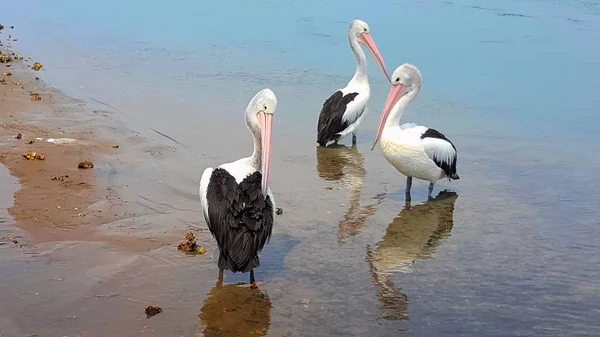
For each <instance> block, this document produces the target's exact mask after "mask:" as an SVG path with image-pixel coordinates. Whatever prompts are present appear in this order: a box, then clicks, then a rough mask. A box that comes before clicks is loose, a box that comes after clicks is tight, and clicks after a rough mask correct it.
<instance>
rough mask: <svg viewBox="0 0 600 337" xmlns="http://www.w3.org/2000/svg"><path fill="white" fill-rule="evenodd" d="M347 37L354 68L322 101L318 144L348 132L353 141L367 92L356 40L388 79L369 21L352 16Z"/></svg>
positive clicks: (361, 54)
mask: <svg viewBox="0 0 600 337" xmlns="http://www.w3.org/2000/svg"><path fill="white" fill-rule="evenodd" d="M348 41H349V42H350V48H351V49H352V52H353V53H354V56H355V57H356V62H357V65H356V72H355V73H354V77H352V79H351V80H350V82H348V85H347V86H346V87H345V88H343V89H339V90H336V92H334V93H333V94H332V95H331V96H330V97H329V98H328V99H327V100H326V101H325V103H323V108H322V109H321V114H320V115H319V125H318V126H317V143H319V145H320V146H326V145H327V143H328V142H331V141H334V142H335V143H337V142H338V141H339V140H341V139H342V138H344V137H346V136H347V135H349V134H352V145H356V129H357V128H358V126H359V125H360V123H362V121H363V119H364V116H365V115H364V112H365V108H366V106H367V103H368V102H369V97H370V96H371V89H370V88H369V79H368V77H367V58H366V57H365V53H364V52H363V50H362V48H361V47H360V45H359V44H363V45H365V46H366V47H367V49H369V51H370V52H371V54H372V55H373V58H375V62H377V64H378V65H379V67H380V68H381V70H383V72H384V74H385V76H386V77H387V79H388V81H389V80H390V76H389V75H388V73H387V70H386V69H385V64H384V63H383V58H382V57H381V54H380V53H379V50H377V45H375V41H373V38H371V34H370V30H369V25H368V24H367V23H366V22H364V21H361V20H354V21H352V22H351V23H350V28H349V29H348Z"/></svg>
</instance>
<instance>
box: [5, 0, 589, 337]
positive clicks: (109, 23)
mask: <svg viewBox="0 0 600 337" xmlns="http://www.w3.org/2000/svg"><path fill="white" fill-rule="evenodd" d="M33 8H35V9H33ZM599 14H600V7H599V5H598V4H597V3H596V2H594V1H569V2H567V1H549V0H546V1H541V0H539V1H533V0H530V1H519V2H517V1H512V0H511V1H502V2H501V1H495V2H491V3H489V2H488V3H485V4H483V3H477V2H474V1H471V2H469V1H444V2H442V1H429V2H421V3H418V2H410V3H409V2H400V3H398V2H393V1H375V2H374V1H370V2H365V3H359V2H357V3H354V4H351V3H349V2H342V1H338V0H330V1H325V2H314V1H305V2H291V1H288V2H269V1H262V2H246V3H237V2H232V1H220V2H216V3H199V2H192V1H179V2H161V3H156V4H152V5H149V4H148V3H147V2H141V1H129V2H123V1H119V2H117V1H114V0H108V1H104V2H101V3H100V2H97V3H83V2H78V1H73V0H64V1H59V2H54V3H52V4H50V3H47V2H43V1H37V0H34V1H29V2H27V3H20V2H14V1H13V2H9V3H6V4H4V5H3V11H2V13H0V22H2V23H4V24H5V25H6V24H14V25H15V26H16V30H15V32H14V35H15V36H16V37H18V38H19V41H17V42H13V45H14V46H15V47H17V48H18V49H19V50H21V51H22V52H24V53H25V54H26V55H30V56H32V57H33V58H34V59H36V60H40V62H42V63H44V68H43V69H44V70H43V71H42V72H41V77H42V79H44V80H45V81H47V82H48V83H50V84H51V85H54V86H57V87H59V88H61V89H63V90H65V91H66V92H68V93H69V94H71V95H73V96H75V97H77V98H83V99H86V100H88V101H89V102H90V105H91V106H92V107H93V108H94V109H97V110H99V112H100V113H97V114H90V117H89V118H90V119H97V120H99V121H102V122H103V123H107V122H111V123H113V124H114V126H115V127H116V128H117V129H116V130H115V129H112V130H109V129H101V130H99V131H98V132H99V133H100V134H107V135H108V134H110V135H111V137H114V138H115V139H118V140H119V142H120V143H121V144H122V145H123V146H122V147H121V148H122V149H123V151H124V153H125V156H124V157H123V158H121V159H114V160H112V161H111V163H110V165H108V166H107V167H106V168H100V169H99V170H98V173H99V174H100V175H103V174H104V175H105V176H106V177H109V178H110V181H111V183H112V184H114V185H115V186H118V187H119V188H120V190H121V194H122V195H123V197H124V198H125V199H126V200H128V201H129V203H130V205H131V208H132V212H133V213H135V214H136V216H135V217H131V218H128V219H126V220H124V221H119V222H118V223H113V224H106V225H105V226H102V228H100V230H101V231H105V232H107V233H112V234H115V233H121V234H127V235H129V236H135V237H156V236H160V235H164V234H172V233H183V232H184V231H185V230H186V229H187V228H189V227H200V228H202V227H204V225H203V221H202V220H201V218H202V217H201V215H200V209H199V202H198V197H197V189H198V185H197V182H198V180H199V178H200V175H201V172H202V170H203V169H204V168H205V167H208V166H216V165H218V164H220V163H223V162H226V161H230V160H233V159H236V158H239V157H241V156H245V155H248V153H249V152H250V151H251V145H250V144H249V141H250V136H249V135H248V134H247V131H246V130H245V128H244V126H243V119H242V112H243V108H244V107H245V106H246V104H247V101H248V100H249V98H250V97H251V96H252V95H253V94H254V93H255V92H257V91H258V90H260V89H262V88H263V87H267V86H268V87H271V88H272V89H273V90H275V92H276V93H277V95H278V98H279V102H280V103H279V108H278V112H277V115H276V117H275V125H274V135H273V138H274V144H273V145H274V150H273V151H274V152H273V168H272V178H271V184H272V189H273V190H274V191H275V195H276V198H277V204H278V206H281V207H283V209H284V214H283V215H282V216H280V217H278V219H277V223H276V228H275V230H274V232H275V233H274V237H273V240H272V242H271V244H270V245H269V246H267V248H266V249H265V251H264V252H263V255H262V261H261V263H262V264H261V268H260V269H259V270H258V271H257V277H258V278H259V279H262V280H263V281H264V282H265V284H264V285H263V286H261V292H257V291H251V290H240V289H239V288H235V287H232V286H231V285H225V286H224V287H219V286H218V285H216V274H217V271H216V266H215V261H214V256H213V255H212V253H213V252H214V249H215V247H214V242H213V241H212V239H210V237H209V236H208V235H207V234H206V233H204V234H203V235H202V236H201V241H202V244H204V245H205V246H206V247H207V249H208V251H209V253H210V255H207V256H200V257H184V256H181V255H180V254H178V253H177V252H176V251H175V250H174V248H173V246H170V247H165V248H161V249H156V250H152V251H150V252H143V253H138V254H133V253H130V252H129V253H127V252H122V251H118V250H109V249H107V248H106V247H104V246H103V245H102V244H100V243H76V242H75V243H71V242H68V243H45V244H40V245H38V247H36V248H35V250H36V254H37V255H34V256H25V257H18V258H13V259H2V260H0V268H2V270H3V271H6V270H11V272H10V273H8V274H6V273H3V275H7V276H4V277H3V278H2V286H0V289H1V290H2V291H0V294H2V295H0V296H3V297H2V302H3V303H11V306H16V309H14V308H12V307H11V310H8V308H7V307H3V306H2V305H0V316H2V317H5V319H4V320H3V321H0V322H4V321H6V322H8V323H6V324H5V325H6V326H7V328H4V327H2V328H3V329H4V330H1V329H0V331H2V332H3V333H4V334H7V333H13V335H23V334H32V333H38V334H40V333H42V334H44V333H46V334H55V335H59V334H63V335H76V334H81V333H86V335H90V336H91V335H103V334H107V333H113V334H114V333H115V327H116V328H118V332H119V335H126V336H136V335H139V334H141V331H144V334H146V335H147V334H150V335H156V336H167V335H168V336H171V335H172V336H175V335H183V336H188V335H198V334H199V335H202V334H204V335H206V336H214V335H218V333H217V332H216V331H218V330H219V328H222V329H229V328H228V326H229V325H235V324H237V325H239V326H240V328H239V329H240V330H243V331H238V335H240V336H245V335H265V334H266V335H268V336H273V335H277V336H348V335H357V336H358V335H373V336H397V335H407V336H409V335H410V336H412V335H415V336H421V335H423V336H448V335H464V336H488V335H489V336H506V335H515V336H516V335H518V336H556V335H561V336H563V335H566V336H583V335H595V334H599V333H600V323H598V319H597V317H598V314H599V313H600V296H599V295H598V294H600V289H599V288H598V282H597V279H598V277H599V276H600V272H599V271H598V270H597V268H596V266H597V265H598V263H599V262H600V257H599V256H600V254H598V253H599V252H600V244H599V243H598V240H597V239H596V238H597V237H598V235H599V234H600V233H599V229H598V227H597V225H598V220H597V219H598V218H599V216H600V212H599V211H598V210H599V209H600V208H599V207H598V206H599V205H600V198H599V197H598V196H597V191H596V189H595V186H597V172H598V169H599V168H600V162H599V159H598V156H597V155H595V154H597V152H598V149H597V145H596V144H597V143H598V140H599V138H600V134H599V131H598V129H597V128H596V127H595V126H596V124H597V123H598V117H597V112H596V107H597V106H598V104H599V103H600V101H599V100H600V98H599V97H600V96H598V95H596V94H595V92H593V90H595V88H597V87H598V85H599V84H600V83H599V81H600V80H599V79H600V67H599V62H600V61H599V60H600V57H599V56H600V44H599V43H598V40H599V39H600V34H599V29H600V28H599V24H600V16H599ZM356 17H359V18H361V19H363V20H365V21H367V22H368V23H369V24H370V27H371V31H372V35H373V37H374V39H375V41H376V43H377V44H378V47H379V50H380V51H381V52H382V54H383V56H384V58H385V61H386V64H387V66H388V70H390V71H393V69H395V67H396V66H398V65H400V64H402V63H404V62H411V63H414V64H416V65H417V66H419V68H420V69H421V71H422V73H423V77H424V79H423V88H422V93H421V95H420V97H419V98H418V99H417V100H416V101H415V102H413V103H412V104H411V105H410V107H409V108H408V110H407V112H406V113H405V116H404V121H412V122H418V123H422V124H424V125H428V126H431V127H435V128H437V129H439V130H441V131H442V132H444V133H445V134H446V135H447V136H448V137H449V138H450V139H452V141H453V142H454V144H455V145H456V146H457V148H458V150H459V163H458V170H459V175H460V176H461V180H459V181H456V182H453V183H452V184H449V183H447V182H444V181H440V182H439V183H438V184H437V187H436V191H435V192H434V194H435V195H437V194H438V193H439V192H438V191H439V190H443V189H452V190H453V191H454V193H440V195H439V196H438V197H437V198H436V199H435V200H433V201H429V202H427V203H423V200H425V196H426V184H423V183H417V182H415V183H414V185H413V203H412V205H410V206H408V205H405V204H404V195H403V187H404V178H403V177H401V176H400V175H398V174H397V172H395V171H394V169H393V168H392V167H391V166H389V165H388V164H387V162H385V160H384V159H383V157H382V156H381V154H380V152H379V150H377V151H369V150H368V148H369V146H370V143H371V141H372V138H373V136H374V131H375V126H376V123H377V120H378V114H379V112H380V111H381V108H382V107H383V103H384V100H385V97H386V95H387V90H388V87H387V85H386V82H385V78H384V77H383V75H382V74H381V73H380V72H379V71H378V69H377V67H376V65H375V63H374V62H372V60H371V59H369V61H368V62H369V70H370V81H371V88H372V98H371V103H370V105H369V108H370V109H369V112H368V113H369V115H368V116H367V119H366V121H365V123H364V126H363V129H362V133H361V134H359V138H358V141H359V144H358V150H352V149H336V150H337V151H335V150H329V149H326V150H323V149H315V145H316V144H315V129H316V120H317V116H318V112H319V110H320V106H321V104H322V102H323V100H324V99H325V98H326V97H327V96H328V95H329V94H330V93H331V92H332V91H333V90H335V89H336V88H339V87H341V86H343V85H345V83H346V82H347V81H348V80H349V78H350V77H351V75H352V72H353V71H354V67H355V65H354V59H353V57H352V55H351V53H350V51H349V48H348V45H347V40H346V30H347V26H348V22H349V21H350V20H352V19H354V18H356ZM99 102H103V103H104V104H102V103H99ZM121 126H125V127H121ZM150 128H154V129H156V130H158V131H160V132H162V133H165V134H167V135H169V136H171V137H173V138H175V139H176V140H177V141H178V142H180V143H181V145H177V144H176V143H174V142H172V141H170V140H168V139H166V138H164V137H162V136H160V135H158V134H156V133H155V132H153V131H152V130H151V129H150ZM128 130H131V131H128ZM223 130H232V131H230V132H228V133H227V137H224V131H223ZM238 132H239V133H238ZM0 248H1V247H0ZM246 277H247V275H231V274H229V275H226V280H225V281H226V283H227V284H232V283H236V282H238V281H245V280H246ZM53 278H54V279H53ZM52 280H54V282H50V283H49V281H52ZM42 290H43V291H42ZM36 294H37V295H36ZM40 294H41V295H40ZM115 294H116V295H115ZM96 295H100V296H99V297H98V296H96ZM240 303H242V304H246V305H241V304H240ZM149 304H156V305H160V306H162V307H163V309H164V312H163V313H161V314H160V315H158V316H156V317H153V318H152V319H150V320H146V318H145V316H144V315H143V311H142V308H143V307H144V306H146V305H149ZM232 308H233V309H232ZM219 310H222V311H225V312H227V313H234V314H231V315H229V316H227V317H225V316H218V315H216V316H213V315H215V314H214V313H215V312H219ZM235 313H239V315H236V314H235ZM108 322H110V323H108ZM267 331H268V332H267ZM221 332H222V334H223V335H228V334H229V335H231V334H232V333H231V332H230V331H229V330H223V331H221ZM9 336H11V335H9Z"/></svg>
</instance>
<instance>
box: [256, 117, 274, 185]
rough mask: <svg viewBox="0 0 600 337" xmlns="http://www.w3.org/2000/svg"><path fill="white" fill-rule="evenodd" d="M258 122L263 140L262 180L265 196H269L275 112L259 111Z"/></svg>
mask: <svg viewBox="0 0 600 337" xmlns="http://www.w3.org/2000/svg"><path fill="white" fill-rule="evenodd" d="M258 123H259V127H260V134H261V141H262V172H261V174H262V182H261V189H262V192H263V196H265V197H266V196H267V190H268V188H269V169H270V167H271V127H272V126H273V114H270V113H266V112H264V111H262V110H261V111H259V112H258Z"/></svg>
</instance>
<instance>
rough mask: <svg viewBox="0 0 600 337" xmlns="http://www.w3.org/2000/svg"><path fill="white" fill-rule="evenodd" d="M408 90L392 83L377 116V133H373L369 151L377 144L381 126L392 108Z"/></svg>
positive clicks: (381, 129)
mask: <svg viewBox="0 0 600 337" xmlns="http://www.w3.org/2000/svg"><path fill="white" fill-rule="evenodd" d="M407 93H408V90H406V87H405V86H403V85H402V84H394V85H392V88H391V89H390V93H389V95H388V98H387V100H386V101H385V106H384V107H383V112H382V113H381V118H379V125H378V126H377V134H376V135H375V141H374V142H373V146H371V151H373V149H374V148H375V145H377V142H378V141H379V138H380V137H381V133H382V132H383V128H384V127H385V122H386V121H387V119H388V117H389V115H390V112H391V111H392V108H393V107H394V105H395V104H396V102H398V100H399V99H400V98H402V96H404V95H406V94H407Z"/></svg>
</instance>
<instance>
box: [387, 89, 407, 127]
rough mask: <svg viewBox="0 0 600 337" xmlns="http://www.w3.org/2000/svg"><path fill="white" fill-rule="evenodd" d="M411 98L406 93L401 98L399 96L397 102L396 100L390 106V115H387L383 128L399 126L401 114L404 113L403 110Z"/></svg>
mask: <svg viewBox="0 0 600 337" xmlns="http://www.w3.org/2000/svg"><path fill="white" fill-rule="evenodd" d="M411 100H412V95H411V94H408V95H405V96H403V97H402V98H400V99H399V100H398V102H396V104H395V105H394V107H393V108H392V111H390V115H389V116H388V118H387V120H386V121H385V128H384V130H385V129H391V128H399V127H400V118H402V114H403V113H404V110H405V109H406V107H407V106H408V103H409V102H410V101H411Z"/></svg>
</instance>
